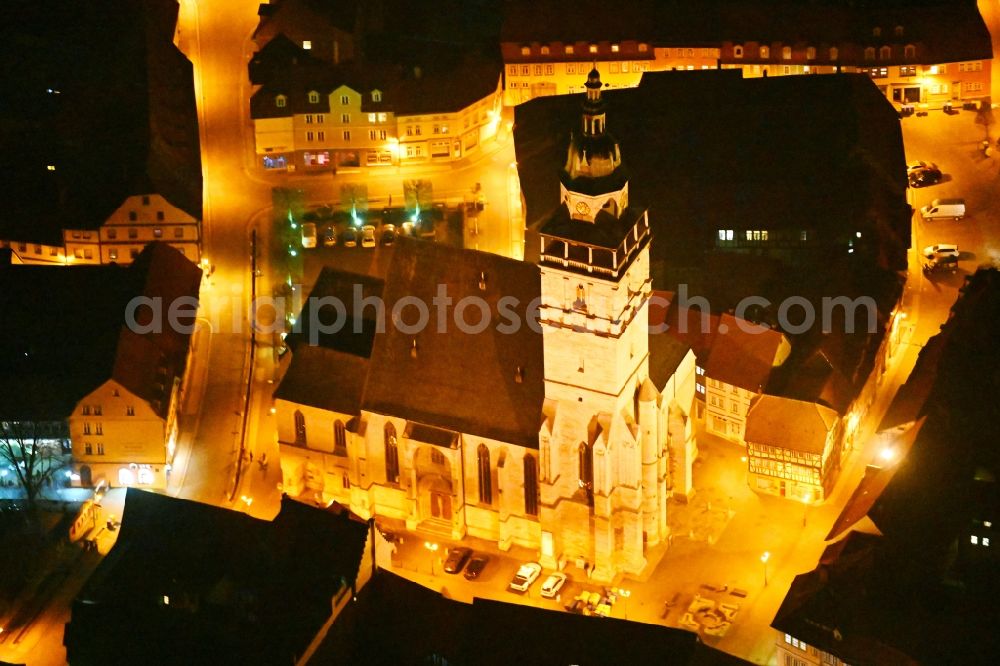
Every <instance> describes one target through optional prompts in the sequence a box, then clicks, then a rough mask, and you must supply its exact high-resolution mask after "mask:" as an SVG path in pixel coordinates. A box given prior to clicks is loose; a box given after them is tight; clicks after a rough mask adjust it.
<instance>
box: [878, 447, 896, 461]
mask: <svg viewBox="0 0 1000 666" xmlns="http://www.w3.org/2000/svg"><path fill="white" fill-rule="evenodd" d="M878 455H879V458H881V459H882V460H883V461H884V462H887V463H888V462H892V461H893V459H894V458H895V457H896V451H895V450H894V449H893V448H892V447H891V446H885V447H882V450H881V451H879V454H878Z"/></svg>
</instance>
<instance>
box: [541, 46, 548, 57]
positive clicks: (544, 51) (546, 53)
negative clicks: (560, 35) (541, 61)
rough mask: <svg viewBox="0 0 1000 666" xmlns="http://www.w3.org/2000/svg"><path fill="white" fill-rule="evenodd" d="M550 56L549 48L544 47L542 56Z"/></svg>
mask: <svg viewBox="0 0 1000 666" xmlns="http://www.w3.org/2000/svg"><path fill="white" fill-rule="evenodd" d="M548 54H549V47H547V46H543V47H542V55H548Z"/></svg>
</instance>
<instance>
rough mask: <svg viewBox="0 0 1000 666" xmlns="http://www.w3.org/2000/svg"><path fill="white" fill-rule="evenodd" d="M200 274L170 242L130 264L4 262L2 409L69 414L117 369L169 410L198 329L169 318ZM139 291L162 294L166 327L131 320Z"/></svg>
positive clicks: (13, 414)
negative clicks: (149, 328) (143, 328)
mask: <svg viewBox="0 0 1000 666" xmlns="http://www.w3.org/2000/svg"><path fill="white" fill-rule="evenodd" d="M200 280H201V271H200V270H199V269H198V267H197V266H195V265H194V264H192V263H191V262H190V261H188V260H187V259H185V258H184V256H183V255H181V254H180V252H178V251H177V250H175V249H173V248H171V247H170V246H168V245H164V244H162V243H151V244H150V245H148V246H147V247H146V249H145V250H143V251H142V253H140V255H139V257H137V258H136V260H135V261H134V262H133V263H132V264H131V265H130V266H128V267H121V266H118V265H116V264H110V265H105V266H31V265H10V266H0V310H2V312H3V313H4V316H3V317H2V321H0V378H2V380H0V386H2V387H3V388H2V389H0V415H2V416H3V417H5V418H46V419H55V420H58V419H64V418H66V417H68V416H69V414H70V413H71V412H72V410H73V408H74V407H75V406H76V404H77V403H78V402H79V400H80V399H81V398H83V397H84V396H85V395H86V394H87V393H89V392H91V391H93V390H94V389H96V388H97V387H98V386H100V385H101V384H103V383H104V382H105V381H107V380H109V379H112V378H113V379H115V380H117V381H119V382H120V383H121V384H122V385H123V386H125V388H127V389H128V390H130V391H132V392H134V393H136V394H137V395H138V396H139V397H141V398H143V399H145V400H147V401H149V402H150V405H151V406H152V407H153V409H154V410H156V411H157V412H158V413H159V414H160V415H161V416H162V415H165V414H166V410H167V408H168V404H167V403H168V401H167V400H165V399H164V398H165V397H168V396H169V395H170V390H171V389H172V387H173V380H174V378H175V377H180V376H182V375H183V372H184V363H185V361H186V358H187V349H188V343H189V338H190V336H189V334H186V333H184V332H183V331H174V330H173V327H171V326H169V322H168V320H167V317H166V308H167V307H169V304H170V303H172V302H174V301H175V299H177V298H179V297H182V296H186V297H193V298H197V296H198V289H199V286H200ZM140 296H142V297H147V298H160V299H162V303H163V304H164V312H163V313H161V314H163V315H164V316H163V319H162V324H163V326H162V332H155V331H154V332H151V333H142V334H139V333H135V332H133V331H131V330H129V329H128V328H127V327H126V325H125V324H126V318H125V315H126V306H127V304H128V302H129V301H130V300H131V299H133V298H135V297H140ZM182 312H183V310H180V311H179V312H178V314H180V313H182ZM144 313H146V311H145V310H144V309H139V310H137V311H136V312H135V315H136V318H137V320H138V322H139V323H140V324H146V323H149V322H148V320H146V319H144V318H143V315H144ZM179 320H180V322H181V323H184V324H188V323H193V322H191V321H190V319H189V318H187V317H179ZM161 368H162V370H161Z"/></svg>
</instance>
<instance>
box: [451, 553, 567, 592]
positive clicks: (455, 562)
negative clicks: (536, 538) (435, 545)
mask: <svg viewBox="0 0 1000 666" xmlns="http://www.w3.org/2000/svg"><path fill="white" fill-rule="evenodd" d="M489 562H490V558H489V555H483V554H482V553H478V554H477V553H474V552H473V551H472V549H471V548H465V547H464V546H458V547H455V548H449V549H448V556H447V557H446V558H445V561H444V570H445V573H450V574H457V573H460V572H462V571H463V569H464V574H463V575H464V576H465V578H466V580H476V579H477V578H479V577H480V576H481V575H482V574H483V571H484V570H485V569H486V565H487V564H489ZM541 575H542V566H541V565H540V564H538V563H537V562H528V563H526V564H522V565H521V566H520V567H518V569H517V572H516V573H515V574H514V578H512V579H511V581H510V584H508V586H507V589H509V590H511V591H513V592H527V591H528V588H530V587H531V585H532V584H533V583H534V582H535V581H536V580H538V578H539V576H541ZM567 580H569V578H568V577H567V576H566V574H564V573H560V572H555V573H552V574H549V576H548V577H547V578H546V579H545V580H544V581H543V582H542V596H543V597H546V598H547V599H554V598H555V597H556V595H558V594H559V591H560V590H561V589H562V588H563V586H564V585H565V584H566V581H567Z"/></svg>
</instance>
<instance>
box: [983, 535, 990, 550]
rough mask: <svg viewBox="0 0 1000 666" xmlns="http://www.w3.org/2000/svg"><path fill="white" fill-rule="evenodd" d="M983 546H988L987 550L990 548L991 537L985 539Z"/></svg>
mask: <svg viewBox="0 0 1000 666" xmlns="http://www.w3.org/2000/svg"><path fill="white" fill-rule="evenodd" d="M983 545H984V546H986V547H987V548H989V546H990V538H989V537H983Z"/></svg>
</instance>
